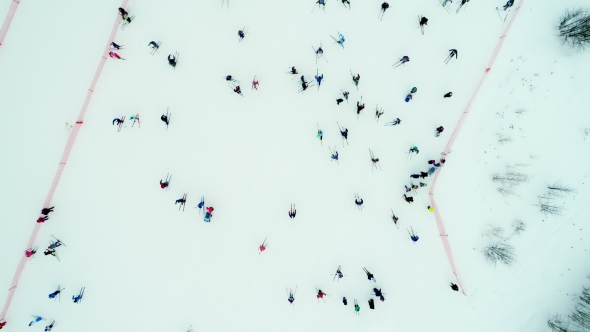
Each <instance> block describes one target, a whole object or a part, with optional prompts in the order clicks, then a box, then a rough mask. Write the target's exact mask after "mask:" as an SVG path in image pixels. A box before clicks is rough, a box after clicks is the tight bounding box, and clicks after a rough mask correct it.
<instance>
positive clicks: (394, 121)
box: [385, 118, 402, 126]
mask: <svg viewBox="0 0 590 332" xmlns="http://www.w3.org/2000/svg"><path fill="white" fill-rule="evenodd" d="M400 122H402V120H400V119H399V118H396V119H395V120H393V121H391V122H388V123H386V124H385V125H386V126H388V125H389V126H395V125H398V124H400Z"/></svg>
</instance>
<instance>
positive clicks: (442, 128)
mask: <svg viewBox="0 0 590 332" xmlns="http://www.w3.org/2000/svg"><path fill="white" fill-rule="evenodd" d="M444 130H445V128H444V127H443V126H440V127H438V128H436V137H438V136H440V134H441V133H442V132H443V131H444Z"/></svg>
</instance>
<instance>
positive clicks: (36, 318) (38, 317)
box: [29, 316, 45, 326]
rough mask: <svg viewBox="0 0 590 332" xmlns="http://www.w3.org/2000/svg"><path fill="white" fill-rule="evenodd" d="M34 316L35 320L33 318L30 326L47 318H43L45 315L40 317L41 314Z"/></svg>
mask: <svg viewBox="0 0 590 332" xmlns="http://www.w3.org/2000/svg"><path fill="white" fill-rule="evenodd" d="M33 317H34V318H33V320H32V321H31V322H30V323H29V326H31V325H33V324H35V323H38V322H40V321H42V320H43V319H45V318H43V317H40V316H33Z"/></svg>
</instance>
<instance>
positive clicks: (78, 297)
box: [72, 294, 82, 304]
mask: <svg viewBox="0 0 590 332" xmlns="http://www.w3.org/2000/svg"><path fill="white" fill-rule="evenodd" d="M80 300H82V294H78V295H76V296H74V295H72V301H74V303H76V304H78V303H79V302H80Z"/></svg>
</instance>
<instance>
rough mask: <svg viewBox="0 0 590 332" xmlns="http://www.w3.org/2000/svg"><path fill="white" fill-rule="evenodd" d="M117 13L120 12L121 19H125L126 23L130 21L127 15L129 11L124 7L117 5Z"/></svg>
mask: <svg viewBox="0 0 590 332" xmlns="http://www.w3.org/2000/svg"><path fill="white" fill-rule="evenodd" d="M119 14H121V18H123V21H127V22H128V23H131V18H130V17H129V13H128V12H127V11H126V10H125V9H123V8H121V7H119Z"/></svg>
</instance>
